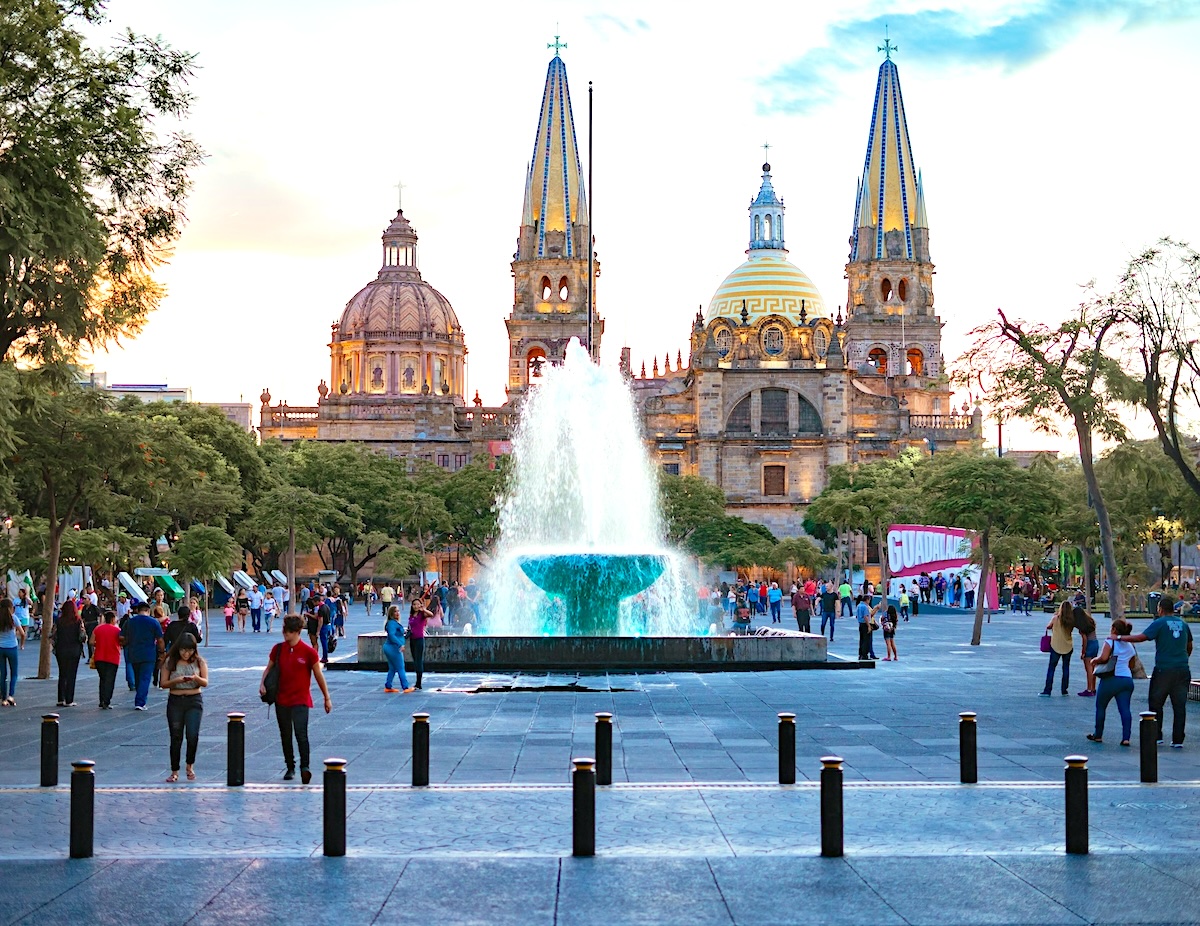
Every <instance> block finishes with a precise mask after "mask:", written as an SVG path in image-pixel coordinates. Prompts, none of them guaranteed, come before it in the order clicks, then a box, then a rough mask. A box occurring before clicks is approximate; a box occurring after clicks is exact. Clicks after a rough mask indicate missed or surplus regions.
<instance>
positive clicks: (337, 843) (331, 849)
mask: <svg viewBox="0 0 1200 926" xmlns="http://www.w3.org/2000/svg"><path fill="white" fill-rule="evenodd" d="M324 785H325V787H324V791H325V793H324V800H325V837H324V853H325V855H326V856H328V857H329V858H341V857H342V856H343V855H345V854H346V760H345V759H326V760H325V782H324Z"/></svg>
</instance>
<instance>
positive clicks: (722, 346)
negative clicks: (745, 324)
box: [717, 328, 733, 357]
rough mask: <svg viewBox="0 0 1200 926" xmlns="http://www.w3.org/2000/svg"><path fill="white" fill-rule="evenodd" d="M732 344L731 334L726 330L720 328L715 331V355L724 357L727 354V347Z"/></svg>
mask: <svg viewBox="0 0 1200 926" xmlns="http://www.w3.org/2000/svg"><path fill="white" fill-rule="evenodd" d="M732 343H733V332H731V331H730V330H729V329H728V328H721V329H719V330H718V331H717V353H718V354H720V355H721V356H722V357H724V356H725V355H726V354H728V353H729V346H730V345H731V344H732Z"/></svg>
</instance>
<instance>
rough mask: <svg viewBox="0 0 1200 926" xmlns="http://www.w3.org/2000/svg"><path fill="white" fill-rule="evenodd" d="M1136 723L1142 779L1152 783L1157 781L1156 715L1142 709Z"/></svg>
mask: <svg viewBox="0 0 1200 926" xmlns="http://www.w3.org/2000/svg"><path fill="white" fill-rule="evenodd" d="M1141 718H1142V721H1141V723H1139V724H1138V749H1139V750H1140V751H1141V754H1142V781H1143V782H1145V783H1146V784H1154V783H1155V782H1156V781H1158V715H1157V714H1155V713H1154V711H1142V713H1141Z"/></svg>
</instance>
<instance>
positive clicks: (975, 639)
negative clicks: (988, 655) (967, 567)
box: [971, 525, 992, 646]
mask: <svg viewBox="0 0 1200 926" xmlns="http://www.w3.org/2000/svg"><path fill="white" fill-rule="evenodd" d="M991 533H992V528H991V526H990V525H989V526H988V527H985V528H984V529H983V530H982V531H980V533H979V559H980V564H979V584H978V585H977V586H976V587H975V626H974V627H973V628H972V629H971V645H972V646H978V645H979V644H980V642H981V641H982V640H983V612H984V610H985V608H984V599H985V598H986V597H987V596H986V590H987V580H988V570H989V567H990V566H991V562H992V555H991V549H990V547H991V542H992V538H991Z"/></svg>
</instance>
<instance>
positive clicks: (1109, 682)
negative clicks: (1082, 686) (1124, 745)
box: [1095, 675, 1133, 742]
mask: <svg viewBox="0 0 1200 926" xmlns="http://www.w3.org/2000/svg"><path fill="white" fill-rule="evenodd" d="M1113 698H1116V699H1117V710H1118V711H1120V712H1121V741H1122V742H1124V741H1126V740H1128V739H1129V735H1130V733H1132V732H1133V712H1132V711H1130V709H1129V702H1130V701H1131V700H1133V679H1132V678H1125V677H1123V676H1114V675H1101V676H1100V689H1099V691H1098V692H1097V693H1096V733H1095V735H1096V736H1097V737H1101V736H1103V735H1104V714H1105V712H1107V710H1108V702H1109V701H1111V700H1112V699H1113Z"/></svg>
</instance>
